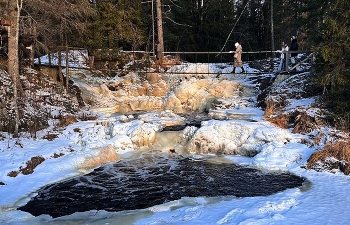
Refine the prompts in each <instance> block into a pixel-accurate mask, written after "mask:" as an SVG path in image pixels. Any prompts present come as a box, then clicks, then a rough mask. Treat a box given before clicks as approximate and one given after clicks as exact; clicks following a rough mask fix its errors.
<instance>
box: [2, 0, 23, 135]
mask: <svg viewBox="0 0 350 225" xmlns="http://www.w3.org/2000/svg"><path fill="white" fill-rule="evenodd" d="M22 5H23V2H22V0H8V2H7V7H8V8H7V9H8V11H7V12H5V13H6V14H8V19H9V20H10V22H11V25H10V26H9V28H8V73H9V74H10V76H11V77H12V82H13V108H14V114H15V115H14V117H15V128H14V136H18V128H19V124H20V116H19V110H18V103H17V101H18V94H19V93H18V91H19V89H20V85H19V62H18V34H19V17H20V13H21V10H22Z"/></svg>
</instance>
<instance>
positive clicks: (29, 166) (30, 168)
mask: <svg viewBox="0 0 350 225" xmlns="http://www.w3.org/2000/svg"><path fill="white" fill-rule="evenodd" d="M44 161H45V158H44V157H42V156H34V157H32V158H31V159H30V160H28V161H27V162H26V167H24V168H23V167H22V166H20V167H19V171H10V172H9V173H8V174H7V176H9V177H17V175H18V174H19V173H22V174H23V175H28V174H32V173H33V172H34V169H35V168H36V167H37V166H38V165H39V164H41V163H42V162H44Z"/></svg>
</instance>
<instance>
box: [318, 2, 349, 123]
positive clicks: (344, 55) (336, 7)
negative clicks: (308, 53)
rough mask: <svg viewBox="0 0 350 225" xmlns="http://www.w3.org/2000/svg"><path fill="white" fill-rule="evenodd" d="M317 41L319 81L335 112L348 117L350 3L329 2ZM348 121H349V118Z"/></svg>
mask: <svg viewBox="0 0 350 225" xmlns="http://www.w3.org/2000/svg"><path fill="white" fill-rule="evenodd" d="M326 8H328V9H329V10H328V11H327V12H326V16H325V18H324V20H323V21H324V22H323V24H322V27H321V32H320V35H319V37H318V43H317V45H316V46H315V48H314V51H315V53H316V64H315V71H316V74H317V76H318V82H320V83H321V84H322V85H323V86H324V87H325V94H327V95H328V96H329V100H330V101H328V105H329V106H330V107H331V108H332V109H334V111H335V112H336V113H337V114H340V115H343V116H346V117H348V116H349V110H350V104H349V101H350V100H349V99H350V89H349V85H350V11H349V8H350V2H349V1H348V0H333V1H330V2H329V7H326ZM348 122H349V121H348Z"/></svg>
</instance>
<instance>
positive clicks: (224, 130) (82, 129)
mask: <svg viewBox="0 0 350 225" xmlns="http://www.w3.org/2000/svg"><path fill="white" fill-rule="evenodd" d="M245 66H247V65H245ZM211 68H217V67H214V66H213V67H211ZM181 69H183V68H181ZM217 69H218V68H217ZM229 69H232V68H226V70H229ZM247 69H248V71H249V70H250V69H251V68H248V67H247ZM218 70H219V69H218ZM251 70H253V69H251ZM218 72H219V71H218ZM225 76H226V77H228V76H229V75H225ZM225 76H224V75H222V77H221V78H222V79H225ZM229 79H235V81H236V82H240V83H242V84H244V83H245V82H246V84H245V85H246V86H251V85H252V84H251V83H249V81H248V79H246V76H235V77H234V78H232V77H231V78H229ZM243 97H244V96H243ZM226 100H227V101H236V102H233V103H236V104H232V105H235V106H237V105H239V106H242V105H244V107H239V108H234V109H222V110H219V109H218V110H217V111H215V112H212V113H214V114H215V113H217V114H221V115H222V114H225V115H226V114H234V113H240V112H241V113H242V114H246V115H248V119H247V118H244V119H240V118H238V119H228V120H225V121H222V120H220V121H219V120H215V119H212V120H209V121H207V122H203V123H202V126H201V127H200V128H195V127H188V128H186V129H185V130H184V131H183V137H184V138H183V139H182V140H188V143H184V144H183V145H181V146H175V148H177V149H176V150H179V151H178V152H180V153H182V154H186V155H187V156H188V157H196V158H201V157H203V156H204V155H206V154H213V153H208V152H205V151H204V152H205V153H203V152H198V151H197V149H195V148H191V146H192V145H191V143H192V142H195V141H197V142H201V143H204V141H206V143H207V144H208V145H211V149H215V148H217V149H220V148H222V146H223V145H224V146H226V147H227V149H228V150H227V151H231V150H232V151H233V150H234V149H237V148H238V149H241V150H242V151H243V150H256V151H258V152H259V153H258V154H257V155H255V156H254V157H251V158H249V157H244V156H239V155H230V154H227V155H225V158H226V159H227V160H231V161H232V162H234V163H237V164H239V165H248V166H252V167H257V168H260V169H262V170H281V171H290V172H292V173H294V174H296V175H299V176H302V177H305V178H306V179H307V182H305V184H304V185H303V186H302V187H300V188H293V189H289V190H286V191H283V192H280V193H276V194H274V195H272V196H264V197H248V198H236V197H234V196H222V197H215V198H206V197H196V198H187V197H184V198H182V199H179V200H177V201H172V202H168V203H166V204H162V205H156V206H153V207H150V208H147V209H142V210H133V211H123V212H114V213H113V212H106V211H88V212H80V213H75V214H73V215H69V216H64V217H60V218H55V219H52V218H51V217H50V216H48V215H42V216H38V217H34V216H32V215H31V214H29V213H26V212H23V211H20V210H17V207H19V206H22V205H24V204H25V203H26V202H27V201H29V199H30V197H31V196H34V195H35V192H36V191H37V190H38V189H39V188H40V187H42V186H44V185H47V184H49V183H53V182H57V181H60V180H63V179H66V178H69V177H72V176H77V175H80V174H85V173H88V172H89V171H91V169H92V168H91V166H87V164H86V162H87V161H86V160H87V159H89V158H91V157H95V156H98V154H99V151H100V150H101V149H105V148H106V146H111V147H112V149H114V150H115V152H116V154H117V156H118V158H119V159H121V160H122V159H123V158H130V157H138V156H139V152H140V151H141V150H140V147H143V149H147V147H148V146H147V145H149V144H150V143H151V144H154V145H155V146H156V147H157V144H159V145H161V144H162V143H163V142H161V141H160V140H155V139H156V134H157V132H159V131H160V130H161V129H162V128H163V127H164V124H168V123H170V124H172V123H174V124H176V123H179V124H181V123H182V122H183V118H181V117H180V116H177V115H176V114H174V113H173V112H171V111H163V112H159V113H154V112H153V113H144V114H143V115H142V116H139V118H138V119H135V118H133V117H132V116H130V115H129V116H128V115H114V114H111V113H110V111H108V112H107V113H105V114H104V112H103V108H102V109H100V110H97V111H98V112H99V114H100V117H99V118H98V119H97V120H94V121H80V122H77V123H74V124H72V125H69V126H68V127H66V128H65V129H63V130H60V131H57V133H58V137H57V138H56V139H54V140H52V141H49V140H47V139H43V138H42V137H43V136H45V135H46V134H48V133H49V132H50V131H48V130H45V131H42V132H39V133H38V134H37V138H36V139H31V138H25V137H21V138H18V139H15V138H11V137H10V136H9V135H8V134H6V133H3V134H1V143H0V161H1V165H0V168H1V169H0V171H1V173H0V181H1V182H3V183H4V185H0V223H1V224H14V225H15V224H16V225H17V224H47V223H50V224H123V225H124V224H138V225H146V224H149V225H151V224H152V225H157V224H159V225H160V224H176V225H177V224H186V225H188V224H208V225H211V224H213V225H214V224H293V225H295V224H350V214H349V213H347V212H349V211H350V204H349V202H350V195H349V193H350V185H349V184H350V177H349V176H346V175H344V174H343V173H340V172H335V173H329V172H315V171H313V170H306V169H304V168H303V165H305V163H306V160H307V159H308V158H309V156H310V155H311V154H312V153H313V152H314V151H315V150H317V146H315V147H310V146H307V145H306V144H303V143H307V141H305V139H307V138H308V137H307V136H305V135H301V134H294V133H292V132H291V130H288V129H281V128H278V127H276V126H274V125H273V124H271V123H268V122H266V121H264V120H263V112H262V111H261V109H259V108H255V107H253V105H252V104H248V103H247V104H242V99H239V98H237V97H235V98H233V99H230V98H227V99H226ZM290 101H291V105H294V106H298V107H300V106H304V107H305V106H310V105H311V104H312V103H313V101H314V99H312V98H310V99H306V100H304V101H300V100H292V99H290ZM238 103H239V104H238ZM232 111H234V113H232ZM252 121H256V122H253V123H252ZM325 133H326V134H327V132H326V131H325ZM22 136H23V135H22ZM302 140H304V141H302ZM177 143H178V142H177ZM184 146H186V148H184ZM203 146H204V145H203ZM151 147H152V146H151ZM163 147H164V146H163ZM169 147H170V146H166V147H164V148H161V147H159V146H158V148H157V149H158V150H159V149H160V150H161V151H167V149H169ZM180 150H181V151H180ZM57 155H60V157H55V156H57ZM34 156H42V157H43V158H45V161H43V162H42V163H41V164H40V165H38V166H37V167H36V168H35V171H34V173H32V174H29V175H23V174H21V173H19V174H18V175H17V176H16V177H10V176H8V173H9V172H11V171H18V170H19V168H20V167H22V168H23V167H25V166H26V165H25V162H27V161H28V160H30V159H31V157H34ZM92 204H93V203H92Z"/></svg>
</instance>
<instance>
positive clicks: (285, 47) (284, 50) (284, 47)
mask: <svg viewBox="0 0 350 225" xmlns="http://www.w3.org/2000/svg"><path fill="white" fill-rule="evenodd" d="M288 51H289V47H288V45H287V44H285V43H284V42H282V46H281V50H279V51H277V52H280V53H281V56H280V59H281V60H280V64H279V66H278V71H282V70H285V69H286V68H285V65H286V54H287V52H288Z"/></svg>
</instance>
